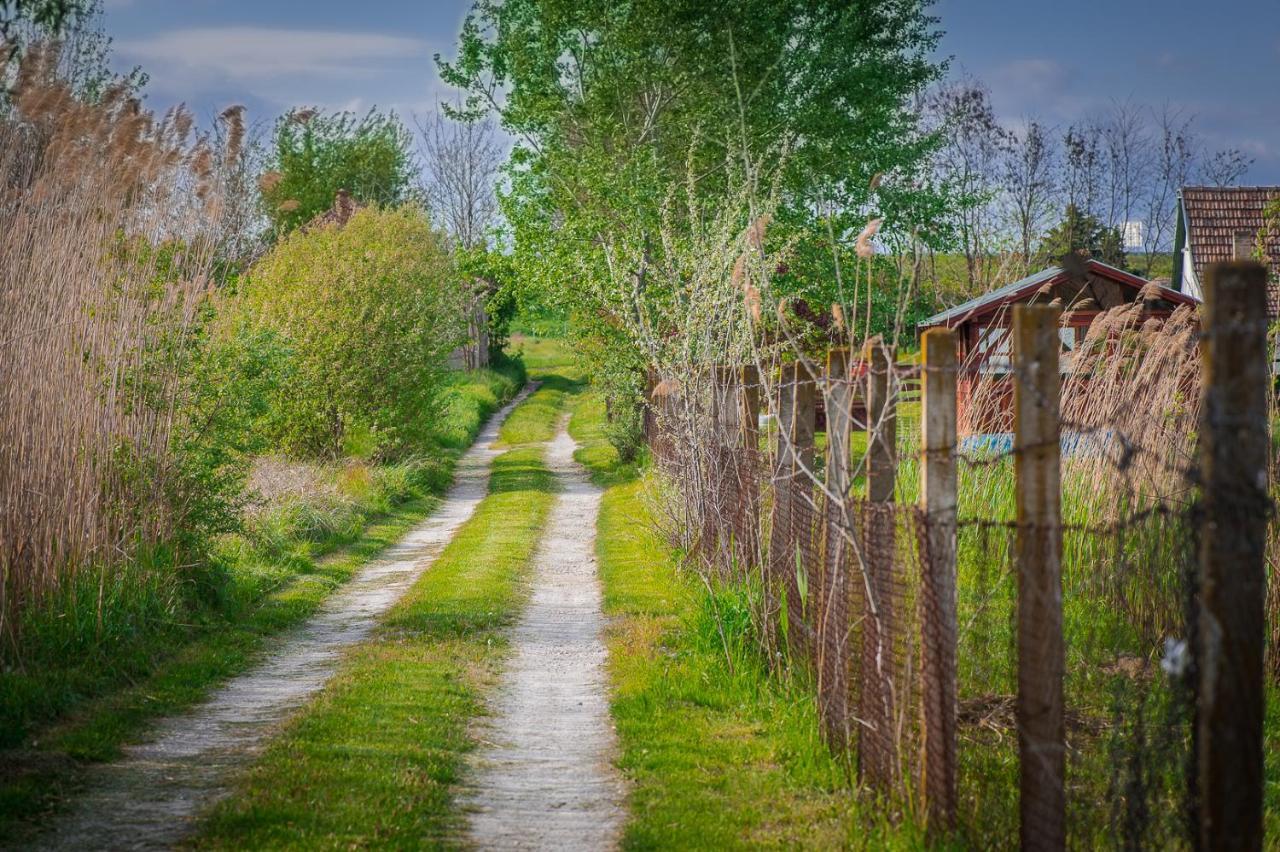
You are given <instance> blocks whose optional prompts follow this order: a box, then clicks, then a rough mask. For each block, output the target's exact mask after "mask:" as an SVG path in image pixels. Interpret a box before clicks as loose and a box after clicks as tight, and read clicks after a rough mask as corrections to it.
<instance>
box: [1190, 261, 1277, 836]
mask: <svg viewBox="0 0 1280 852" xmlns="http://www.w3.org/2000/svg"><path fill="white" fill-rule="evenodd" d="M1201 316H1202V318H1203V322H1204V342H1203V343H1202V348H1201V353H1202V357H1203V359H1204V399H1203V406H1202V412H1201V417H1202V418H1203V424H1202V431H1201V434H1200V473H1201V475H1202V477H1203V488H1204V495H1203V509H1204V521H1205V523H1204V525H1203V526H1202V527H1201V528H1200V577H1199V611H1198V613H1197V618H1196V624H1197V634H1198V635H1197V636H1196V637H1195V639H1194V642H1195V664H1196V674H1197V676H1198V681H1199V682H1198V690H1197V700H1196V713H1195V717H1196V719H1195V721H1196V733H1195V741H1196V776H1197V777H1196V786H1197V787H1198V794H1199V815H1198V826H1197V829H1198V832H1199V837H1198V838H1197V841H1198V844H1199V846H1198V848H1200V849H1245V850H1250V849H1261V848H1262V841H1263V831H1262V826H1263V738H1262V731H1263V726H1262V723H1263V709H1264V692H1263V668H1262V664H1263V643H1264V630H1265V614H1264V609H1263V602H1264V600H1265V597H1266V562H1265V555H1264V550H1265V547H1266V527H1267V518H1268V508H1269V502H1270V501H1269V499H1268V496H1267V440H1268V438H1267V392H1268V384H1269V377H1268V374H1267V373H1268V371H1267V342H1266V325H1267V296H1266V271H1265V269H1264V268H1263V267H1262V266H1261V265H1260V264H1256V263H1221V264H1214V265H1213V266H1210V267H1209V270H1208V275H1207V276H1206V280H1205V302H1204V308H1203V309H1202V312H1201Z"/></svg>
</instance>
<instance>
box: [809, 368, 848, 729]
mask: <svg viewBox="0 0 1280 852" xmlns="http://www.w3.org/2000/svg"><path fill="white" fill-rule="evenodd" d="M826 379H827V394H826V404H827V467H826V480H825V481H826V487H827V491H828V493H829V496H828V497H827V500H826V504H825V505H826V523H825V524H824V527H825V528H826V546H825V548H824V549H823V572H822V573H823V583H822V584H821V589H822V591H821V594H820V599H819V604H818V608H817V616H816V617H817V619H818V622H817V623H818V630H817V636H818V642H819V646H818V696H819V704H818V709H819V712H820V713H821V715H822V723H823V730H824V731H825V732H826V737H827V741H828V742H829V743H831V745H832V746H833V747H835V748H837V749H841V750H843V749H845V748H847V747H848V745H849V629H850V624H849V597H850V592H851V590H850V577H849V572H848V567H849V566H848V558H849V557H848V546H847V541H846V536H849V535H852V533H853V523H852V520H851V518H850V517H849V488H850V485H851V482H852V481H851V477H850V467H851V464H850V461H851V460H850V453H849V449H850V447H849V439H850V437H851V436H852V433H853V386H852V384H851V383H850V381H849V353H848V352H847V351H846V350H844V349H832V350H831V351H830V352H829V353H828V354H827V376H826Z"/></svg>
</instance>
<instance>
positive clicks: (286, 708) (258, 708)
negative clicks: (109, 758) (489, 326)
mask: <svg viewBox="0 0 1280 852" xmlns="http://www.w3.org/2000/svg"><path fill="white" fill-rule="evenodd" d="M531 390H532V387H529V388H526V389H525V390H524V391H523V392H522V393H521V394H520V396H518V397H517V398H516V399H515V400H513V401H512V402H511V403H510V404H508V405H507V406H506V407H505V408H503V409H502V410H501V411H499V412H498V413H497V414H495V415H494V416H493V417H492V418H490V420H489V422H488V423H487V424H485V427H484V429H483V430H482V431H481V433H480V435H479V437H478V438H477V440H476V443H475V445H474V446H473V447H472V448H471V449H470V450H469V451H468V452H467V453H466V454H465V455H464V456H463V457H462V458H461V459H460V460H459V462H458V467H457V474H456V478H455V481H454V485H453V487H452V488H451V489H450V490H449V492H448V494H447V495H445V499H444V502H443V503H442V504H441V506H440V507H439V508H438V509H437V510H436V511H435V512H434V513H433V514H432V515H431V517H429V518H428V519H427V520H425V521H423V522H422V523H421V524H420V525H418V526H417V527H415V528H414V529H413V530H412V531H411V532H410V533H409V534H408V535H406V536H405V537H404V539H402V540H401V541H400V542H399V543H398V544H396V545H394V546H393V547H391V548H390V549H388V550H387V551H386V552H385V553H384V554H383V555H382V556H381V557H380V558H379V559H376V560H374V561H373V562H371V563H369V565H367V566H366V567H364V568H363V569H361V570H360V572H359V573H358V574H356V576H355V577H353V578H352V579H351V580H350V582H348V583H347V584H346V585H345V586H343V587H342V588H341V589H340V590H338V591H337V592H335V593H334V594H333V595H332V596H331V597H330V598H329V599H328V600H327V601H326V602H325V604H324V606H323V607H322V609H321V611H320V612H319V613H317V614H316V615H315V616H314V617H313V618H312V619H311V620H310V621H308V622H307V623H306V624H305V625H304V626H302V627H301V628H299V629H298V630H297V631H295V632H293V633H291V634H289V635H288V636H287V637H285V638H284V639H282V640H280V641H281V645H280V647H279V649H278V650H277V651H275V652H274V653H273V654H272V655H271V656H270V657H268V658H267V659H266V660H265V661H264V662H263V663H262V664H260V665H258V666H257V667H256V668H254V669H252V670H251V671H249V672H246V673H245V674H243V675H240V676H239V677H236V678H234V679H232V680H231V681H230V682H228V683H227V684H226V685H225V686H223V687H222V688H221V689H219V690H218V691H217V692H216V693H215V694H214V695H213V696H212V697H211V698H210V699H209V700H208V701H206V702H205V703H204V704H201V705H199V706H198V707H196V708H194V709H193V710H191V711H190V712H189V713H186V714H183V715H181V716H175V717H172V718H169V719H165V720H162V721H161V722H159V723H158V724H157V725H156V726H155V728H154V730H153V731H152V735H151V737H150V738H149V740H148V741H147V742H145V743H143V744H140V745H136V746H131V747H129V748H128V749H127V750H126V753H125V756H124V757H123V758H122V759H121V760H120V761H118V762H115V763H111V764H104V765H102V766H100V767H96V768H95V769H94V770H93V772H92V775H91V777H90V781H89V787H88V789H87V790H86V791H85V792H84V794H83V795H81V796H79V797H77V799H76V802H75V804H74V805H73V809H72V810H70V811H69V812H67V813H66V814H65V815H64V816H63V817H62V818H61V819H59V820H56V821H55V823H54V825H53V826H52V827H51V829H50V830H49V832H48V833H46V834H45V835H43V836H41V837H39V838H37V841H36V848H44V849H157V848H168V847H171V846H173V845H174V844H175V843H177V842H178V841H180V840H181V839H182V838H183V836H184V835H186V834H187V833H188V832H189V831H190V829H191V828H192V827H193V825H194V822H193V817H195V815H196V814H197V813H198V812H200V811H202V810H203V809H205V808H206V807H208V806H209V805H210V804H212V803H213V802H215V801H216V800H218V799H219V798H221V797H222V796H224V795H226V794H227V792H229V784H230V782H231V780H232V778H233V776H234V771H235V770H237V769H239V768H241V767H243V766H244V765H245V764H246V763H247V762H248V761H249V760H250V759H251V758H252V757H253V756H255V755H256V754H257V753H259V752H260V751H261V749H262V747H263V745H264V744H265V741H266V739H267V738H268V737H269V735H270V734H272V733H273V732H274V731H275V730H276V729H277V727H278V726H279V724H280V722H282V721H283V720H284V719H285V718H286V717H287V716H288V715H289V713H290V712H291V711H293V710H294V709H295V708H297V707H298V706H300V705H301V704H302V703H303V702H304V701H305V700H306V699H308V698H309V697H311V696H312V695H314V694H315V693H316V692H317V691H318V690H319V689H320V688H321V687H323V686H324V684H325V682H326V681H328V680H329V678H330V676H331V675H332V674H333V672H334V670H335V668H336V667H337V665H338V662H339V660H340V659H341V656H342V653H343V651H344V650H346V649H347V648H348V647H349V646H351V645H353V644H355V643H356V642H359V641H361V640H362V639H364V638H365V637H366V636H368V635H369V632H370V630H371V629H372V628H373V626H374V625H375V624H376V623H377V619H378V618H379V616H381V615H382V614H383V613H384V612H386V611H387V609H389V608H390V607H391V605H392V604H393V603H395V601H396V600H397V599H399V597H400V596H401V595H402V594H403V593H404V592H405V590H406V589H408V587H409V586H410V585H412V583H413V582H414V580H416V579H417V578H418V577H419V576H420V575H421V574H422V572H423V571H425V570H426V569H427V568H428V567H429V566H430V565H431V563H432V562H433V561H434V560H435V558H436V557H437V556H438V555H439V553H440V551H441V550H442V549H443V548H444V545H445V544H446V543H447V542H448V541H449V539H450V538H452V536H453V534H454V533H455V532H456V531H457V530H458V528H459V527H460V526H461V525H462V524H463V523H464V522H466V520H467V519H468V518H470V517H471V514H472V513H473V512H474V511H475V508H476V505H477V504H478V503H479V502H480V501H481V500H482V499H483V498H484V496H485V494H486V493H487V491H488V483H489V472H490V466H491V464H490V463H491V462H492V461H493V459H494V457H495V456H496V455H497V452H496V451H495V450H494V449H493V446H492V445H493V443H494V442H495V441H496V440H497V437H498V427H499V426H501V425H502V421H503V420H504V419H506V416H507V414H509V413H510V411H511V409H512V408H513V407H515V405H516V404H517V403H518V402H519V401H520V400H522V399H523V398H524V397H525V396H527V395H528V394H529V393H530V392H531Z"/></svg>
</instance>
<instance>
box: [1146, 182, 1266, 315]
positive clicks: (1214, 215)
mask: <svg viewBox="0 0 1280 852" xmlns="http://www.w3.org/2000/svg"><path fill="white" fill-rule="evenodd" d="M1277 199H1280V186H1232V187H1219V186H1186V187H1183V188H1182V191H1181V192H1180V193H1178V211H1177V214H1178V222H1177V229H1176V231H1175V232H1174V237H1173V280H1172V283H1171V286H1172V287H1173V289H1174V290H1178V291H1181V292H1183V293H1186V294H1187V295H1189V296H1194V297H1195V298H1197V299H1200V298H1203V295H1202V291H1201V283H1202V282H1203V281H1204V271H1205V268H1206V267H1207V266H1208V265H1209V264H1211V263H1218V262H1220V261H1224V260H1245V259H1253V258H1254V257H1255V256H1256V255H1255V252H1256V250H1257V245H1258V235H1259V234H1260V233H1261V232H1262V230H1263V228H1264V226H1265V224H1266V223H1265V222H1264V221H1263V211H1264V210H1265V209H1266V208H1267V205H1269V204H1271V203H1273V202H1275V201H1276V200H1277ZM1264 248H1265V252H1266V255H1267V258H1268V260H1269V263H1268V265H1269V266H1270V270H1271V275H1270V283H1269V285H1268V287H1267V315H1268V316H1269V317H1270V318H1272V319H1275V318H1276V317H1277V316H1280V233H1273V234H1271V235H1270V239H1269V240H1268V242H1267V245H1266V246H1265V247H1264Z"/></svg>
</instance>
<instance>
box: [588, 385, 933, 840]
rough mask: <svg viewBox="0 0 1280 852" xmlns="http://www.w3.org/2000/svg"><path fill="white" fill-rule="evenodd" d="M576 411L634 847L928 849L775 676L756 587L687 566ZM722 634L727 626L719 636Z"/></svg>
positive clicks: (809, 706)
mask: <svg viewBox="0 0 1280 852" xmlns="http://www.w3.org/2000/svg"><path fill="white" fill-rule="evenodd" d="M603 416H604V412H603V406H602V405H600V403H599V402H598V401H597V400H595V399H593V398H591V397H590V396H587V397H584V398H582V400H581V402H580V403H579V404H578V405H577V406H576V407H575V412H574V417H573V420H572V422H571V423H570V432H571V433H572V434H573V435H574V437H575V438H576V439H577V440H578V441H579V442H580V443H581V444H582V447H581V449H579V451H578V454H577V458H578V460H579V461H580V462H582V463H583V464H584V465H586V466H587V467H588V468H589V469H590V470H591V471H592V473H593V476H594V477H595V479H596V481H597V482H600V483H601V484H604V485H606V486H608V489H607V490H606V492H605V495H604V501H603V503H602V506H601V512H600V518H599V521H598V527H597V530H598V538H597V545H596V547H597V554H598V556H599V559H600V570H601V574H602V579H603V583H604V603H605V612H606V614H607V615H608V616H610V618H611V623H610V628H609V633H608V639H607V643H608V649H609V671H610V676H611V679H612V682H613V689H614V694H613V718H614V721H615V723H616V725H617V730H618V737H619V740H620V745H621V755H620V757H619V760H618V763H619V766H620V767H621V769H622V770H623V772H624V773H625V774H626V776H627V777H628V779H629V780H630V782H631V794H630V801H629V808H630V819H629V821H628V823H627V827H626V830H625V835H624V838H623V847H624V848H627V849H730V848H760V847H772V848H799V847H803V848H850V847H852V848H885V847H915V846H919V845H922V844H920V842H919V838H918V837H915V836H913V835H912V830H911V829H910V828H906V829H902V828H897V829H895V828H893V827H891V826H889V825H888V824H887V822H886V821H884V820H883V819H882V818H881V817H879V816H878V815H877V813H876V811H875V810H873V809H871V808H868V807H866V806H864V805H862V804H861V803H860V800H859V798H858V796H857V794H856V793H855V791H854V789H853V787H852V786H851V784H850V783H849V781H848V776H847V774H846V770H845V767H844V766H843V765H842V764H841V763H840V761H838V760H836V759H835V758H833V757H832V755H831V753H830V751H829V750H828V749H827V747H826V745H825V743H823V741H822V739H821V738H820V736H819V734H818V730H819V729H818V720H817V710H816V706H815V703H814V700H813V698H812V697H811V690H810V689H809V685H808V684H803V683H799V682H790V681H787V680H783V679H780V678H779V677H777V676H775V675H773V674H772V673H771V672H770V671H769V670H768V668H767V667H766V666H765V664H764V660H763V659H762V658H761V656H760V655H759V653H758V652H757V651H756V649H755V646H754V645H753V644H752V642H751V640H750V638H749V637H750V631H751V626H750V615H749V613H750V609H749V607H748V600H747V597H746V595H747V594H749V591H744V590H737V589H731V588H714V587H713V588H708V587H707V586H704V585H703V584H702V583H701V582H700V581H699V580H698V579H697V577H695V576H693V575H692V574H691V573H689V572H684V571H682V570H681V569H680V562H679V558H678V555H677V554H675V553H673V552H672V551H671V550H670V548H668V547H667V546H666V545H665V544H664V543H663V542H661V541H660V540H659V539H658V537H657V535H656V533H655V532H654V528H653V525H652V523H651V522H650V519H649V517H648V509H647V505H646V502H647V501H646V497H645V494H644V490H645V488H646V485H647V483H646V481H645V480H644V479H643V478H642V475H641V471H640V470H639V468H637V467H636V466H634V465H623V464H621V463H620V462H619V460H618V456H617V453H616V452H615V451H614V450H613V449H612V447H610V446H609V445H608V443H607V442H606V441H605V440H604V439H603V436H602V431H601V427H602V425H603ZM722 628H723V630H722Z"/></svg>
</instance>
